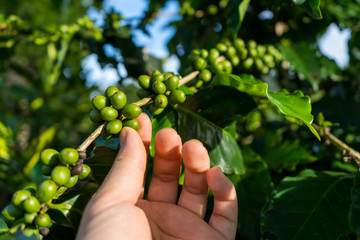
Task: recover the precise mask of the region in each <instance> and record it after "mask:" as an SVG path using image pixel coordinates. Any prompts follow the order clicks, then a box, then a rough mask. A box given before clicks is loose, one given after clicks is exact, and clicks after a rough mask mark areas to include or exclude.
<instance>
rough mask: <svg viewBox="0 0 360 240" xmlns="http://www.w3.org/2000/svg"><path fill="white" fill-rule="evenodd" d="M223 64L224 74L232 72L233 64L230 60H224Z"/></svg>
mask: <svg viewBox="0 0 360 240" xmlns="http://www.w3.org/2000/svg"><path fill="white" fill-rule="evenodd" d="M221 64H222V65H223V69H224V72H228V73H231V72H232V64H231V62H230V61H229V60H224V61H222V62H221Z"/></svg>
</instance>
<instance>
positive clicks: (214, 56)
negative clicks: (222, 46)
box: [208, 48, 220, 63]
mask: <svg viewBox="0 0 360 240" xmlns="http://www.w3.org/2000/svg"><path fill="white" fill-rule="evenodd" d="M219 56H220V52H219V51H218V50H217V49H216V48H212V49H210V52H209V57H208V61H209V62H210V63H215V62H216V60H217V59H218V57H219Z"/></svg>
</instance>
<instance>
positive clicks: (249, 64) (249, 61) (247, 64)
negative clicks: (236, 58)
mask: <svg viewBox="0 0 360 240" xmlns="http://www.w3.org/2000/svg"><path fill="white" fill-rule="evenodd" d="M253 64H254V59H253V58H248V59H246V60H245V61H244V62H243V66H244V68H245V69H250V68H251V67H252V65H253Z"/></svg>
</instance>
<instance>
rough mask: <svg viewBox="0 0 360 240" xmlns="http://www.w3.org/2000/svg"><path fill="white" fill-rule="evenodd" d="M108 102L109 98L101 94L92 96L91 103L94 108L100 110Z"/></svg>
mask: <svg viewBox="0 0 360 240" xmlns="http://www.w3.org/2000/svg"><path fill="white" fill-rule="evenodd" d="M108 104H109V100H108V99H107V98H106V97H105V96H103V95H97V96H95V97H93V98H92V100H91V105H92V106H93V108H94V109H96V110H99V111H100V110H101V109H103V108H104V107H106V106H107V105H108Z"/></svg>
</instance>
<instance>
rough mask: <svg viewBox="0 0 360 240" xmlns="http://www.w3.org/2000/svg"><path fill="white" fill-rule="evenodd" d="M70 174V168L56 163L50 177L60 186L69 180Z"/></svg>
mask: <svg viewBox="0 0 360 240" xmlns="http://www.w3.org/2000/svg"><path fill="white" fill-rule="evenodd" d="M70 176H71V172H70V169H69V168H68V167H66V166H61V165H58V166H56V167H55V168H54V169H53V170H52V172H51V179H52V180H53V181H54V182H56V183H57V184H59V185H61V186H62V185H64V184H65V183H67V182H68V181H69V179H70Z"/></svg>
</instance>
